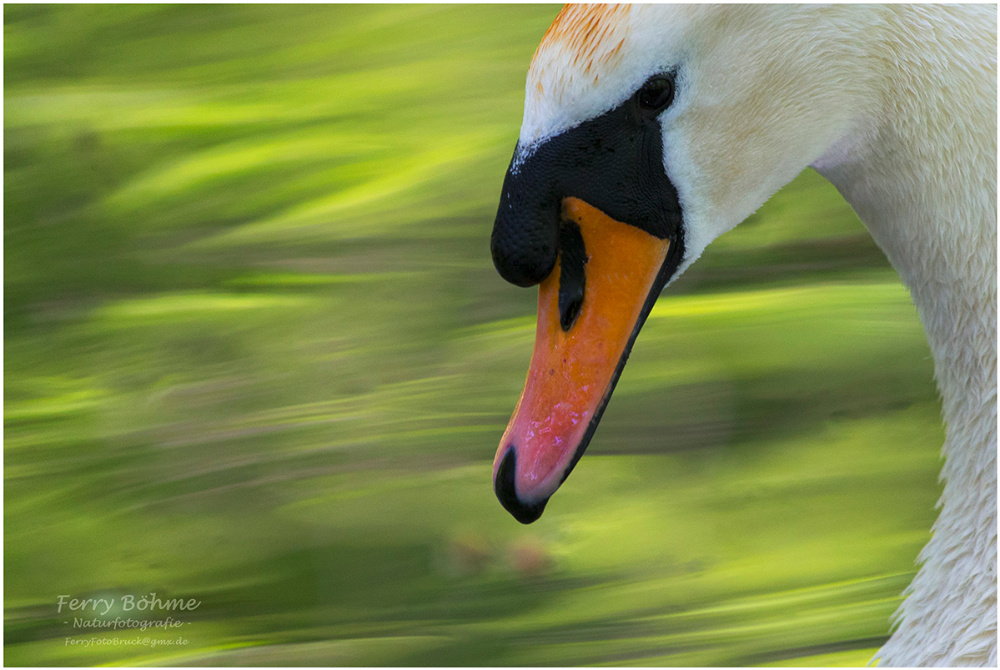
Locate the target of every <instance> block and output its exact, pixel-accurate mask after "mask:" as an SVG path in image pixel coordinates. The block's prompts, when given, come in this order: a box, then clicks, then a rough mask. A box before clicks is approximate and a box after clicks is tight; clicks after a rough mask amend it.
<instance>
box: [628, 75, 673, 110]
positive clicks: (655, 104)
mask: <svg viewBox="0 0 1000 670" xmlns="http://www.w3.org/2000/svg"><path fill="white" fill-rule="evenodd" d="M636 100H637V101H638V103H639V108H640V109H642V110H643V111H645V112H660V111H662V110H664V109H666V108H667V107H668V106H669V105H670V103H671V102H673V100H674V80H673V78H672V77H667V76H664V75H660V76H656V77H653V78H652V79H650V80H649V81H647V82H646V83H645V84H643V85H642V88H640V89H639V92H638V93H636Z"/></svg>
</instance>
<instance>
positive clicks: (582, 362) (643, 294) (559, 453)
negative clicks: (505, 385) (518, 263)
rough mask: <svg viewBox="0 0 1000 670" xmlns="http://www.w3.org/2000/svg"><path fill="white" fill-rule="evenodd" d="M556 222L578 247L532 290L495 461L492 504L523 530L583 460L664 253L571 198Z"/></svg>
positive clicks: (664, 246)
mask: <svg viewBox="0 0 1000 670" xmlns="http://www.w3.org/2000/svg"><path fill="white" fill-rule="evenodd" d="M562 219H563V222H564V223H563V225H564V226H569V228H571V229H572V227H573V225H575V226H577V227H578V228H579V236H578V237H576V238H575V239H578V240H579V239H582V247H581V248H578V249H577V250H574V249H568V248H567V247H566V246H565V245H562V246H561V247H560V252H559V259H558V261H557V262H556V265H555V268H554V269H553V270H552V272H551V274H550V275H549V276H548V277H547V278H546V279H545V280H543V281H542V283H541V284H540V286H539V290H538V325H537V327H536V331H535V349H534V352H533V353H532V355H531V367H530V368H529V370H528V378H527V381H526V382H525V385H524V391H523V392H522V393H521V398H520V400H518V402H517V407H516V408H515V409H514V415H513V416H512V417H511V419H510V423H508V424H507V430H506V431H505V432H504V434H503V437H502V438H501V440H500V448H499V449H498V450H497V454H496V458H495V459H494V461H493V483H494V490H495V491H496V493H497V497H498V498H499V499H500V502H501V503H502V504H503V506H504V507H505V508H506V509H507V510H508V511H509V512H510V513H511V514H513V515H514V517H515V518H516V519H517V520H518V521H521V522H522V523H531V522H532V521H535V520H536V519H537V518H538V517H539V516H541V514H542V511H543V510H544V509H545V504H546V503H547V502H548V499H549V497H550V496H551V495H552V494H553V493H555V491H556V489H557V488H559V485H560V484H562V482H563V481H564V480H565V479H566V477H568V476H569V473H570V471H571V470H572V469H573V467H574V466H575V465H576V462H577V460H579V458H580V457H581V456H582V455H583V451H584V449H586V447H587V444H588V442H589V441H590V438H591V436H592V435H593V432H594V430H595V429H596V428H597V424H598V422H599V421H600V418H601V414H602V413H603V412H604V407H605V405H606V404H607V401H608V399H609V398H610V397H611V392H612V391H613V390H614V386H615V383H616V382H617V381H618V376H619V375H620V374H621V370H622V367H623V366H624V365H625V361H626V360H627V359H628V354H629V351H630V350H631V348H632V342H633V341H634V340H635V337H636V335H637V334H638V332H639V329H640V328H641V327H642V324H643V322H644V321H645V318H646V315H647V314H648V313H649V310H650V308H651V307H652V305H653V303H654V302H655V301H656V297H657V294H658V292H659V289H660V288H662V285H663V281H662V280H663V279H664V277H661V276H660V271H661V268H663V267H664V261H665V260H666V257H667V250H668V248H669V247H670V242H669V240H665V239H659V238H657V237H655V236H653V235H650V234H649V233H647V232H645V231H643V230H640V229H639V228H636V227H634V226H631V225H628V224H625V223H622V222H620V221H615V220H614V219H612V218H610V217H609V216H607V215H606V214H604V213H603V212H601V211H600V210H598V209H596V208H594V207H592V206H590V205H588V204H587V203H586V202H583V201H582V200H579V199H577V198H565V199H564V200H563V201H562ZM574 235H575V231H574ZM581 266H582V267H581ZM581 270H582V274H581ZM560 292H562V294H563V295H560ZM581 298H582V301H581Z"/></svg>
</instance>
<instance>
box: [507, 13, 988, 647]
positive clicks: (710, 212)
mask: <svg viewBox="0 0 1000 670" xmlns="http://www.w3.org/2000/svg"><path fill="white" fill-rule="evenodd" d="M671 68H673V69H676V71H677V73H678V75H677V94H676V98H675V101H674V103H673V104H672V105H671V106H670V107H669V108H668V109H667V110H666V111H665V112H663V114H662V116H661V117H660V119H659V120H660V125H661V127H662V132H663V148H664V169H665V170H666V173H667V175H668V177H669V179H670V181H671V182H672V183H673V184H674V185H675V187H676V189H677V192H678V195H679V199H680V203H681V205H682V209H683V212H684V221H683V226H684V235H685V256H684V259H683V262H682V264H681V267H680V269H679V271H678V273H677V274H678V275H679V274H680V272H681V271H683V270H684V269H685V268H686V267H688V266H689V265H690V264H691V263H692V262H694V261H695V260H696V259H697V258H698V257H699V256H700V255H701V253H702V251H703V250H704V248H705V247H706V246H707V245H708V244H709V243H710V242H711V241H712V240H713V239H715V238H716V237H718V236H719V235H720V234H722V233H724V232H725V231H727V230H729V229H731V228H732V227H734V226H736V225H737V224H739V223H740V222H741V221H743V220H744V219H745V218H746V217H747V216H748V215H750V214H751V213H752V212H753V211H754V210H756V209H757V208H758V207H759V206H760V205H761V204H763V203H764V202H765V201H766V200H767V199H768V198H769V197H770V196H771V195H772V194H773V193H774V192H775V191H777V190H778V189H779V188H780V187H781V186H783V185H784V184H786V183H788V182H789V181H790V180H791V179H792V178H794V177H795V175H796V174H798V173H799V172H800V171H801V170H802V169H804V168H806V167H807V166H810V165H811V166H813V167H815V168H816V169H817V170H818V171H819V172H820V173H821V174H823V175H824V176H825V177H826V178H827V179H829V180H830V181H831V182H832V183H833V184H834V185H835V186H836V187H837V188H838V189H839V190H840V192H841V193H842V194H843V196H844V197H845V199H846V200H847V201H848V202H849V203H850V204H851V206H852V207H853V208H854V209H855V211H856V212H857V213H858V216H859V217H860V218H861V220H862V221H863V222H864V223H865V225H866V226H867V227H868V229H869V230H870V231H871V234H872V236H873V237H874V239H875V241H876V242H877V243H878V245H879V246H880V247H881V248H882V249H883V251H884V252H885V254H886V256H887V257H888V258H889V260H890V262H891V263H892V264H893V266H894V267H895V268H896V269H897V271H898V272H899V274H900V277H901V278H902V280H903V282H904V283H905V284H906V286H907V287H908V288H909V289H910V292H911V295H912V297H913V301H914V303H915V304H916V306H917V308H918V310H919V313H920V317H921V320H922V322H923V325H924V328H925V331H926V333H927V338H928V341H929V343H930V348H931V351H932V352H933V355H934V361H935V376H936V379H937V383H938V388H939V389H940V392H941V396H942V399H943V412H944V420H945V423H946V441H945V445H944V447H943V456H944V466H943V468H942V472H941V477H942V479H943V480H944V483H945V485H944V492H943V495H942V497H941V501H940V508H941V512H940V516H939V518H938V520H937V522H936V523H935V525H934V534H933V539H932V540H931V541H930V542H929V543H928V544H927V546H926V547H925V548H924V550H923V551H922V552H921V554H920V563H921V566H920V569H919V572H918V574H917V576H916V578H915V579H914V581H913V583H912V584H911V585H910V587H909V588H908V590H907V594H908V595H907V598H906V600H905V602H904V603H903V605H902V607H901V608H900V610H899V612H898V613H897V619H898V621H897V624H898V625H897V628H896V630H895V632H894V634H893V635H892V638H891V639H890V640H889V642H888V643H887V644H886V645H885V646H884V647H883V649H882V650H881V651H880V652H879V654H878V658H880V660H881V662H882V663H884V664H890V665H904V666H910V665H996V663H997V654H996V642H997V640H996V631H997V629H996V623H997V612H996V539H997V532H996V510H997V499H996V474H997V468H996V7H995V6H993V5H989V6H987V5H979V6H959V5H952V6H929V5H928V6H903V5H885V6H862V5H834V6H817V5H806V6H792V5H752V6H737V5H730V6H723V7H707V6H666V5H642V6H632V7H615V6H601V7H590V8H588V7H567V8H566V9H564V10H563V12H562V13H561V14H560V16H559V17H558V18H557V20H556V22H555V23H554V24H553V27H552V28H550V30H549V32H548V33H547V34H546V36H545V38H544V39H543V41H542V44H541V45H540V46H539V49H538V51H537V52H536V54H535V58H534V59H533V61H532V65H531V70H530V73H529V77H528V84H527V87H526V101H525V113H524V121H523V124H522V128H521V135H520V141H519V149H518V156H521V157H525V156H529V155H530V154H531V152H532V151H533V148H534V147H536V146H538V144H539V143H540V142H542V141H544V140H545V139H547V138H550V137H553V136H555V135H558V134H559V133H561V132H563V131H565V130H567V129H569V128H572V127H573V126H575V125H577V124H579V123H582V122H583V121H586V120H587V119H590V118H593V117H594V116H596V115H598V114H601V113H603V112H606V111H607V110H609V109H612V108H614V107H615V106H617V105H618V104H620V103H621V102H622V101H623V100H625V99H627V98H628V97H629V96H630V95H631V94H632V92H633V91H635V90H636V89H637V88H638V87H639V86H640V85H641V84H642V82H643V81H645V80H646V79H647V78H648V77H649V76H651V75H653V74H656V73H657V72H662V71H665V70H667V69H671ZM675 276H676V275H675Z"/></svg>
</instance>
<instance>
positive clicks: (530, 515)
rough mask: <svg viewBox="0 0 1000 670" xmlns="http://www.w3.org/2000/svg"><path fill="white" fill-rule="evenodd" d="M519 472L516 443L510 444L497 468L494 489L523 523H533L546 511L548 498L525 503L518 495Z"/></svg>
mask: <svg viewBox="0 0 1000 670" xmlns="http://www.w3.org/2000/svg"><path fill="white" fill-rule="evenodd" d="M516 473H517V453H516V452H515V450H514V445H510V447H509V448H508V449H507V453H506V454H505V455H504V457H503V460H502V461H501V462H500V467H499V468H498V469H497V475H496V479H495V480H494V481H493V491H494V492H495V493H496V494H497V499H498V500H499V501H500V504H501V505H503V507H504V509H505V510H507V511H508V512H510V513H511V515H512V516H513V517H514V518H515V519H517V520H518V521H520V522H521V523H525V524H527V523H531V522H533V521H537V520H538V518H539V517H540V516H542V512H544V511H545V504H546V503H547V502H548V501H549V499H548V498H546V499H545V500H542V501H541V502H537V503H534V504H525V503H523V502H521V499H520V498H518V497H517V489H516V487H515V485H514V484H515V475H516Z"/></svg>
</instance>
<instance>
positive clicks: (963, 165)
mask: <svg viewBox="0 0 1000 670" xmlns="http://www.w3.org/2000/svg"><path fill="white" fill-rule="evenodd" d="M926 9H927V10H928V11H931V10H934V11H941V12H943V16H936V17H933V18H934V20H935V22H936V23H935V25H939V26H940V25H942V21H943V25H944V26H945V27H944V28H941V29H940V30H939V31H938V33H936V34H935V36H934V37H935V38H936V39H933V40H928V39H926V37H925V38H923V39H921V31H920V30H914V29H913V22H911V21H910V18H908V17H897V16H892V17H890V20H888V21H887V22H886V24H885V25H884V26H882V27H881V38H882V41H881V42H880V43H878V44H876V47H875V50H874V52H873V57H874V58H875V59H876V61H877V62H879V63H880V64H881V67H883V68H884V75H885V76H884V79H883V80H882V85H883V86H884V89H883V91H882V95H883V103H882V105H881V108H880V110H879V112H878V114H879V116H878V118H873V119H868V120H866V121H867V122H866V123H864V124H861V125H860V126H859V127H861V128H864V129H865V130H864V132H863V133H860V134H859V135H858V136H856V137H852V138H849V139H847V140H845V141H844V142H843V143H842V145H840V146H837V147H833V148H832V149H831V151H830V152H829V153H828V155H827V156H825V157H824V158H823V159H821V160H820V161H818V162H817V163H816V164H815V166H814V167H816V168H817V170H819V171H820V173H821V174H823V175H824V176H826V177H827V178H828V179H829V180H830V181H831V182H833V184H834V185H835V186H837V188H838V189H839V190H840V191H841V193H842V194H843V195H844V197H845V198H846V199H847V201H848V202H849V203H850V204H851V205H852V206H853V207H854V209H855V211H856V212H857V213H858V216H859V217H860V218H861V220H862V221H863V222H864V223H865V225H866V226H867V227H868V229H869V231H870V232H871V234H872V236H873V237H874V239H875V241H876V243H878V245H879V246H880V247H881V248H882V250H883V251H884V252H885V254H886V256H887V257H888V258H889V261H890V262H891V263H892V265H893V267H895V268H896V270H897V271H898V272H899V274H900V277H901V278H902V280H903V282H904V283H905V284H906V285H907V287H908V288H909V289H910V293H911V295H912V297H913V301H914V303H915V304H916V306H917V309H918V311H919V313H920V318H921V321H922V323H923V326H924V330H925V331H926V333H927V339H928V343H929V344H930V348H931V352H932V353H933V355H934V363H935V377H936V380H937V384H938V389H939V390H940V392H941V396H942V403H943V414H944V419H945V423H946V440H945V445H944V447H943V450H942V454H943V456H944V459H945V462H944V466H943V468H942V472H941V478H942V480H943V481H944V491H943V494H942V496H941V500H940V502H939V506H940V507H941V513H940V516H939V518H938V520H937V521H936V522H935V524H934V529H933V537H932V539H931V541H930V542H929V543H928V544H927V546H926V547H925V548H924V550H923V551H922V552H921V555H920V561H921V563H922V565H921V568H920V570H919V572H918V574H917V576H916V578H915V579H914V581H913V583H912V584H911V585H910V587H909V589H908V595H907V598H906V600H905V601H904V603H903V605H902V606H901V608H900V610H899V612H897V617H898V620H899V625H898V628H897V629H896V631H895V633H894V634H893V636H892V638H891V639H890V640H889V642H888V643H887V644H886V646H885V647H884V648H883V649H882V651H881V653H880V654H879V656H880V657H881V659H882V662H883V663H887V664H891V665H967V664H976V665H980V664H990V665H996V663H997V654H996V632H997V629H996V622H997V611H996V539H997V526H996V509H997V498H996V483H997V482H996V472H997V471H996V443H997V442H996V427H997V415H996V400H997V395H996V389H997V386H996V341H997V340H996V304H997V302H996V297H997V296H996V226H997V219H996V125H995V121H996V52H995V45H996V18H995V14H994V15H993V19H992V23H990V22H986V23H987V25H986V26H985V28H984V30H982V31H980V32H981V33H982V34H979V33H977V32H976V31H975V30H973V31H971V34H970V30H969V26H970V23H975V22H974V21H970V20H969V17H963V16H961V15H960V11H959V10H962V8H956V7H951V8H945V9H944V10H942V8H936V9H935V8H931V7H927V8H926ZM991 11H992V10H991ZM918 18H919V17H918ZM952 19H954V20H956V21H957V24H956V28H955V30H953V31H950V30H948V29H947V22H948V21H949V20H952ZM924 25H925V26H926V24H924ZM990 27H992V31H991V30H989V28H990ZM923 30H924V31H926V28H923ZM879 46H881V47H882V48H881V49H879ZM942 64H943V65H942Z"/></svg>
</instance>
